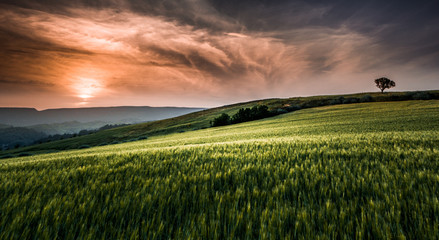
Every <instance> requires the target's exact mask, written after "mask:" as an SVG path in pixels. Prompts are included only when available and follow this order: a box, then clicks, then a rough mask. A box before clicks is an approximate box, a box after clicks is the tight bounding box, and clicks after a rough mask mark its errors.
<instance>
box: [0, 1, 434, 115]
mask: <svg viewBox="0 0 439 240" xmlns="http://www.w3.org/2000/svg"><path fill="white" fill-rule="evenodd" d="M438 13H439V1H437V0H431V1H423V0H419V1H401V0H398V1H396V0H389V1H382V0H380V1H375V0H370V1H352V0H351V1H347V0H346V1H344V0H326V1H324V0H308V1H295V0H291V1H286V0H251V1H250V0H240V1H236V0H234V1H232V0H180V1H171V0H106V1H104V0H95V1H88V0H0V107H34V108H37V109H47V108H64V107H94V106H182V107H183V106H186V107H215V106H221V105H225V104H231V103H236V102H243V101H249V100H255V99H262V98H285V97H294V96H310V95H327V94H344V93H357V92H371V91H379V89H378V88H376V87H375V85H374V82H373V80H374V79H376V78H379V77H383V76H384V77H388V78H390V79H392V80H394V81H395V82H396V87H395V88H393V89H392V90H393V91H407V90H410V91H414V90H429V89H439V14H438Z"/></svg>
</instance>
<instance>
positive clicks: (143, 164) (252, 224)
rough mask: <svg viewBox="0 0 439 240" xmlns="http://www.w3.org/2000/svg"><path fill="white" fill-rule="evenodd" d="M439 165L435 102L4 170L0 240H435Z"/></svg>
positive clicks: (317, 115) (164, 139) (195, 135)
mask: <svg viewBox="0 0 439 240" xmlns="http://www.w3.org/2000/svg"><path fill="white" fill-rule="evenodd" d="M437 159H439V101H438V100H430V101H404V102H385V103H361V104H351V105H337V106H328V107H318V108H312V109H305V110H300V111H296V112H292V113H288V114H284V115H279V116H277V117H274V118H270V119H264V120H259V121H254V122H248V123H242V124H236V125H231V126H226V127H218V128H209V129H204V130H199V131H192V132H185V133H175V134H169V135H166V136H156V137H151V138H149V139H147V140H143V141H136V142H131V143H124V144H118V145H111V146H103V147H95V148H90V149H85V150H72V151H66V152H62V153H52V154H44V155H39V156H34V157H25V158H14V159H5V160H0V172H1V174H0V192H2V193H4V194H2V195H1V196H0V212H2V213H3V214H2V215H1V216H0V226H1V227H2V228H1V231H0V238H20V237H21V238H27V237H30V236H33V237H37V238H65V237H66V236H67V234H71V233H74V234H75V236H76V237H78V238H85V237H89V238H112V239H115V238H125V237H127V236H131V237H133V238H173V239H176V238H205V239H207V238H209V239H218V238H221V239H223V238H231V237H235V238H252V239H258V238H280V239H285V238H288V237H289V238H298V239H300V238H305V239H316V238H334V239H338V238H342V239H343V238H351V239H353V238H374V239H386V238H400V239H404V238H409V239H414V238H416V239H420V238H429V239H437V238H438V237H439V231H438V228H437V226H438V224H439V218H438V216H439V201H438V200H437V199H439V194H438V192H439V180H438V176H439V162H438V161H437ZM28 213H32V214H28ZM85 223H86V224H85Z"/></svg>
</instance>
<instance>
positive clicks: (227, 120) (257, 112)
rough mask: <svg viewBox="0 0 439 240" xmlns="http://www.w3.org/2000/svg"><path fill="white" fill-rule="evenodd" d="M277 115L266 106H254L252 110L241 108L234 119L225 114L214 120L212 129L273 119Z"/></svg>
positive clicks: (211, 123)
mask: <svg viewBox="0 0 439 240" xmlns="http://www.w3.org/2000/svg"><path fill="white" fill-rule="evenodd" d="M274 115H277V114H276V113H275V112H270V111H268V107H267V106H265V105H261V106H254V107H252V108H241V109H239V110H238V112H237V113H235V114H234V115H233V116H232V117H230V116H229V115H228V114H226V113H223V114H221V115H220V116H219V117H217V118H214V119H213V121H211V122H210V125H211V126H212V127H217V126H225V125H229V124H235V123H242V122H248V121H253V120H258V119H262V118H267V117H272V116H274Z"/></svg>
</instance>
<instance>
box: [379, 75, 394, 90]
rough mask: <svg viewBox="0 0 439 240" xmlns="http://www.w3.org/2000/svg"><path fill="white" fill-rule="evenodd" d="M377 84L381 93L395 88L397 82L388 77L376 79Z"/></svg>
mask: <svg viewBox="0 0 439 240" xmlns="http://www.w3.org/2000/svg"><path fill="white" fill-rule="evenodd" d="M375 84H376V86H377V88H379V89H380V90H381V93H383V92H384V89H386V88H392V87H394V86H395V82H394V81H392V80H390V79H388V78H386V77H382V78H378V79H375Z"/></svg>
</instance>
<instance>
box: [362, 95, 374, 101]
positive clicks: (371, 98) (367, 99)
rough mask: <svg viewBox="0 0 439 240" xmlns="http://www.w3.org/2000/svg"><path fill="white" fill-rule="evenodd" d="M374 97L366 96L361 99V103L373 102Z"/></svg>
mask: <svg viewBox="0 0 439 240" xmlns="http://www.w3.org/2000/svg"><path fill="white" fill-rule="evenodd" d="M372 100H373V97H372V96H370V95H369V94H368V95H364V96H362V97H361V98H360V102H372Z"/></svg>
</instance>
